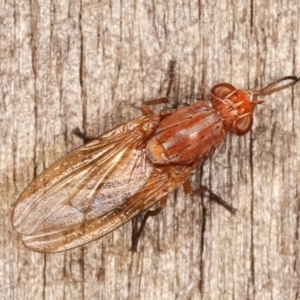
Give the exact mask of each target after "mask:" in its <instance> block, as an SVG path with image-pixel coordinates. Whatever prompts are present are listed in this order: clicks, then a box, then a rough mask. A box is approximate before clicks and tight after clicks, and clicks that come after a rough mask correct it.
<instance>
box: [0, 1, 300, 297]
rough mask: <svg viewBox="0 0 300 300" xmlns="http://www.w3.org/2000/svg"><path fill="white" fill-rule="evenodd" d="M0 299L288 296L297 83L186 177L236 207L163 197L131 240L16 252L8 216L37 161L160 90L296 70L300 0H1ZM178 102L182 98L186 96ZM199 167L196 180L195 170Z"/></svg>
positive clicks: (260, 81) (294, 268)
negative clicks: (77, 132) (134, 242)
mask: <svg viewBox="0 0 300 300" xmlns="http://www.w3.org/2000/svg"><path fill="white" fill-rule="evenodd" d="M0 7H1V9H0V55H1V59H0V133H1V143H0V168H1V173H0V183H1V185H0V193H1V198H0V199H1V207H0V229H1V235H0V257H1V259H0V298H1V299H22V300H26V299H30V300H32V299H76V300H77V299H89V300H90V299H168V300H169V299H264V300H265V299H298V298H299V295H300V284H299V283H300V270H299V262H300V248H299V247H300V243H299V230H300V224H299V217H300V196H299V195H300V185H299V183H298V182H299V179H300V164H299V160H300V134H299V132H300V130H299V127H300V84H299V85H298V86H296V87H294V88H293V89H287V90H285V91H282V92H279V93H278V94H276V95H273V96H270V97H267V98H266V103H265V104H264V105H260V106H259V107H258V108H257V109H256V113H255V120H254V122H255V123H254V126H253V130H252V132H251V133H250V134H248V135H246V136H244V137H235V136H228V138H227V140H226V143H225V144H224V146H223V147H222V148H221V149H219V150H218V151H216V153H215V154H214V156H213V158H212V159H211V160H210V161H209V163H207V164H206V165H205V166H204V168H203V173H200V172H198V173H197V174H196V175H195V176H193V178H192V181H193V185H194V187H195V188H196V187H198V186H199V185H200V179H201V182H202V184H206V185H208V186H210V187H211V188H212V189H213V191H215V192H216V193H217V194H218V195H220V196H221V197H222V198H223V199H224V200H226V201H227V202H229V203H230V204H231V205H232V206H234V207H236V208H237V209H238V211H237V213H236V214H235V215H231V214H230V213H229V212H228V211H226V210H224V208H223V207H221V206H219V205H218V204H216V203H214V202H211V201H209V200H208V199H207V198H205V197H203V196H198V195H196V196H193V197H190V196H186V195H184V193H183V190H182V189H181V188H180V189H179V190H178V191H176V192H175V193H173V194H170V196H169V199H168V203H167V206H166V208H165V209H164V210H163V212H162V213H161V214H160V215H159V216H157V217H156V218H152V219H151V220H150V221H149V222H148V223H147V226H146V230H145V232H144V234H143V237H142V239H141V241H140V244H139V251H138V252H137V253H132V252H130V251H129V248H130V242H131V222H128V223H127V224H125V225H124V226H122V227H120V228H119V229H117V230H115V231H114V232H112V233H110V234H108V235H107V236H105V237H104V238H102V239H100V240H97V241H95V242H93V243H90V244H88V245H86V246H84V247H80V248H77V249H74V250H71V251H67V252H63V253H59V254H45V255H44V254H39V253H34V252H32V251H30V250H28V249H26V248H25V247H24V246H23V244H22V242H21V238H20V236H19V235H18V234H17V232H15V231H14V229H13V227H12V225H11V220H10V215H11V212H12V208H13V205H14V203H15V201H16V200H17V198H18V196H19V195H20V193H21V192H22V191H23V190H24V189H25V188H26V186H27V185H28V184H29V183H30V182H31V181H32V180H33V179H34V177H35V176H36V175H38V174H39V173H41V172H42V171H43V170H44V169H45V168H46V167H47V166H49V165H50V164H51V163H53V162H54V161H56V160H57V159H59V158H60V157H62V156H63V155H64V154H66V153H68V152H70V151H71V150H73V149H75V148H76V147H78V146H80V145H82V140H80V139H79V138H77V137H76V136H74V135H73V134H72V130H73V129H74V128H76V127H79V128H81V129H82V130H85V131H86V133H87V134H89V135H92V136H98V135H100V134H101V133H104V132H105V131H107V130H109V129H111V128H113V127H114V126H116V125H119V124H121V123H124V122H126V121H128V120H130V119H132V118H134V117H137V116H139V115H140V114H141V113H140V111H139V110H137V109H135V108H134V107H133V106H138V105H140V104H141V103H142V101H145V100H149V99H153V98H157V97H161V96H163V95H164V93H165V91H166V87H167V80H168V63H169V61H170V60H176V62H177V64H176V69H175V70H176V76H175V82H174V86H173V89H172V92H171V101H173V102H174V103H176V102H178V101H179V102H186V101H196V99H194V98H191V97H192V96H193V97H198V98H205V99H209V92H210V89H211V87H212V86H213V85H214V84H216V83H219V82H229V83H231V84H233V85H235V86H236V87H238V88H243V89H247V88H255V87H256V88H260V87H262V86H264V85H266V84H268V83H270V82H272V81H273V80H275V79H277V78H280V77H282V76H286V75H298V76H300V31H299V30H300V21H299V20H300V8H299V2H298V1H296V0H291V1H283V0H275V1H265V0H258V1H236V0H234V1H228V0H213V1H204V0H199V1H194V0H191V1H177V0H172V1H158V0H153V1H131V0H129V1H112V0H111V1H76V0H75V1H69V2H68V1H64V0H63V1H35V0H33V1H26V0H20V1H5V2H2V3H1V4H0ZM187 98H188V99H187ZM200 174H202V175H201V176H200Z"/></svg>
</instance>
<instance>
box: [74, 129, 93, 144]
mask: <svg viewBox="0 0 300 300" xmlns="http://www.w3.org/2000/svg"><path fill="white" fill-rule="evenodd" d="M73 134H75V135H77V136H78V137H79V138H81V139H82V140H83V141H84V143H85V144H86V143H88V142H91V141H93V140H95V139H96V138H97V137H93V136H89V135H86V134H85V133H84V132H82V131H81V130H80V129H79V128H78V127H76V128H75V129H74V130H73Z"/></svg>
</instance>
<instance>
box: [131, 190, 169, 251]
mask: <svg viewBox="0 0 300 300" xmlns="http://www.w3.org/2000/svg"><path fill="white" fill-rule="evenodd" d="M166 204H167V196H164V197H163V198H161V199H160V200H159V206H158V207H157V208H155V209H153V210H148V211H147V212H146V214H145V215H144V217H143V219H142V222H141V225H140V227H139V228H138V224H137V222H138V219H137V218H134V219H133V220H132V223H133V224H132V226H133V229H132V238H131V251H133V252H136V250H137V245H138V242H139V238H140V237H141V235H142V232H143V229H144V227H145V225H146V222H147V220H148V218H149V217H153V216H156V215H158V214H159V213H160V212H161V211H162V209H163V208H164V207H165V206H166Z"/></svg>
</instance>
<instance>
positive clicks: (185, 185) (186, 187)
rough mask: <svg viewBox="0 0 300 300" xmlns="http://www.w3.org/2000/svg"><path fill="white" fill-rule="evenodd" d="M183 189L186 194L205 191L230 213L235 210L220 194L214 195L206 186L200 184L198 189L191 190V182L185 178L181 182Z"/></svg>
mask: <svg viewBox="0 0 300 300" xmlns="http://www.w3.org/2000/svg"><path fill="white" fill-rule="evenodd" d="M183 189H184V192H185V193H186V194H188V195H195V194H202V193H205V192H207V193H208V194H209V197H210V199H211V200H213V201H215V202H217V203H218V204H220V205H222V206H223V207H224V208H225V209H227V210H228V211H229V212H231V213H232V214H234V213H235V212H236V208H234V207H232V206H231V205H230V204H228V203H227V202H226V201H224V200H223V199H222V198H221V197H220V196H218V195H216V194H215V193H214V192H212V191H211V190H210V189H209V188H208V187H206V186H201V187H200V188H199V189H197V190H195V191H193V188H192V186H191V182H190V181H189V180H188V179H187V180H186V181H185V182H184V183H183Z"/></svg>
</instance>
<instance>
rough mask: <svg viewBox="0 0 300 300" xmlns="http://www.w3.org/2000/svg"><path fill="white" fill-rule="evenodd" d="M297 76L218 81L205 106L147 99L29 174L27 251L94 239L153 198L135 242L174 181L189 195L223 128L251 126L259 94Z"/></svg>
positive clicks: (24, 222) (19, 223)
mask: <svg viewBox="0 0 300 300" xmlns="http://www.w3.org/2000/svg"><path fill="white" fill-rule="evenodd" d="M286 81H288V83H285V84H284V83H282V82H286ZM298 81H300V77H299V78H298V77H295V76H288V77H283V78H281V79H279V80H276V81H275V82H273V83H271V84H269V85H267V86H266V87H264V88H262V89H261V90H259V91H254V90H237V89H236V88H235V87H233V86H232V85H231V84H228V83H220V84H217V85H215V86H214V87H213V88H212V89H211V103H208V102H205V101H197V102H195V103H194V104H192V105H190V106H183V107H180V108H177V109H167V110H163V111H160V112H158V113H152V112H151V110H150V108H149V107H150V105H155V104H157V103H161V102H166V101H167V100H168V99H167V97H164V98H161V99H157V100H150V101H148V102H145V104H143V106H142V107H141V110H142V112H143V115H142V116H141V117H139V118H137V119H134V120H132V121H130V122H128V123H125V124H123V125H120V126H118V127H116V128H114V129H112V130H110V131H108V132H106V133H105V134H103V135H101V136H100V137H99V138H96V139H95V140H93V141H91V142H90V143H87V144H85V145H83V146H81V147H80V148H78V149H76V150H74V151H73V152H71V153H69V154H67V155H66V156H64V157H62V158H61V159H60V160H58V161H57V162H55V163H54V164H53V165H51V166H50V167H49V168H48V169H46V170H45V171H43V172H42V173H41V174H40V175H39V176H38V177H37V178H36V179H34V180H33V182H32V183H31V184H29V186H28V187H27V188H26V189H25V191H24V192H23V193H22V194H21V196H20V197H19V199H18V200H17V202H16V204H15V206H14V210H13V214H12V223H13V226H14V228H15V229H16V231H18V232H19V233H20V234H21V235H22V240H23V243H24V244H25V246H27V247H28V248H29V249H31V250H34V251H38V252H59V251H64V250H68V249H71V248H74V247H78V246H81V245H83V244H86V243H88V242H91V241H93V240H96V239H98V238H100V237H102V236H104V235H106V234H107V233H109V232H111V231H112V230H114V229H116V228H117V227H119V226H121V225H122V224H124V223H125V222H127V221H128V220H130V219H131V218H133V217H135V216H136V215H138V214H139V213H141V212H143V211H146V210H148V208H150V207H151V206H152V205H154V204H155V203H158V207H157V208H156V209H155V210H148V211H147V213H146V214H145V217H144V219H143V221H142V225H141V227H140V230H139V231H138V232H137V234H136V241H137V240H138V237H139V236H140V234H141V230H142V228H143V227H144V225H145V222H146V220H147V218H148V217H149V216H151V215H155V214H157V213H158V212H160V211H161V209H162V208H163V207H164V205H165V204H166V200H167V195H168V194H169V193H170V192H172V191H174V190H175V189H176V188H178V187H179V186H180V185H183V187H184V191H185V192H186V193H187V194H191V193H192V192H193V191H192V187H191V184H190V182H189V179H188V178H189V175H190V174H192V173H193V172H195V171H196V170H197V169H199V167H200V166H201V165H202V164H203V163H204V162H205V161H206V160H207V159H208V158H209V157H210V156H211V153H213V151H214V149H216V148H217V147H218V146H219V145H221V144H222V143H223V142H224V140H225V137H226V135H227V134H228V133H232V134H235V135H238V136H240V135H244V134H246V133H247V132H249V131H250V130H251V127H252V124H253V111H254V108H255V106H256V105H258V104H261V103H262V102H263V101H261V100H258V97H259V96H266V95H269V94H272V93H274V92H278V91H280V90H283V89H285V88H287V87H291V86H293V85H294V84H295V83H297V82H298ZM167 95H168V94H167ZM136 243H137V242H136Z"/></svg>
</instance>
